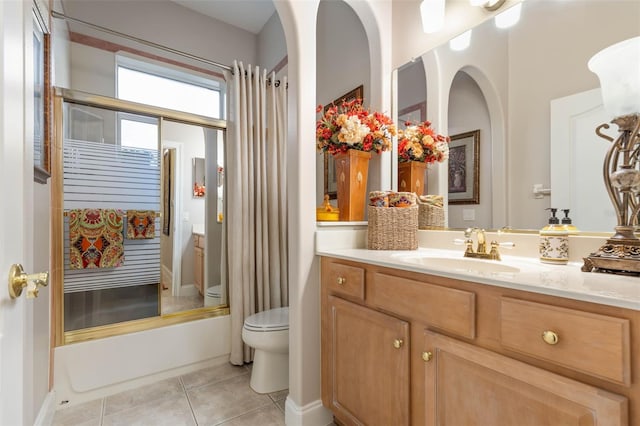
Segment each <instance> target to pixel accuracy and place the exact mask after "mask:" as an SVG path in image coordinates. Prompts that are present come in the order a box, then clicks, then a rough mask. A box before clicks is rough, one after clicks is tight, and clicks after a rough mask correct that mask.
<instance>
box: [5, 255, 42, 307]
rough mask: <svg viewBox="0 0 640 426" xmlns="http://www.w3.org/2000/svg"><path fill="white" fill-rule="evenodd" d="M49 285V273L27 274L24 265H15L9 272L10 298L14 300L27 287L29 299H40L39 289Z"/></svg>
mask: <svg viewBox="0 0 640 426" xmlns="http://www.w3.org/2000/svg"><path fill="white" fill-rule="evenodd" d="M47 284H49V273H48V272H41V273H39V274H25V272H24V269H22V265H20V264H19V263H14V264H13V265H11V269H10V270H9V296H11V298H12V299H15V298H16V297H18V296H20V295H21V294H22V289H23V288H25V287H27V297H28V298H29V299H33V298H34V297H38V287H44V286H46V285H47Z"/></svg>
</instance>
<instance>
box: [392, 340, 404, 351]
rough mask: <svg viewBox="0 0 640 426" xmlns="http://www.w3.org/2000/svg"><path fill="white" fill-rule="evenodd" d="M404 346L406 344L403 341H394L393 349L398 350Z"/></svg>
mask: <svg viewBox="0 0 640 426" xmlns="http://www.w3.org/2000/svg"><path fill="white" fill-rule="evenodd" d="M403 344H404V342H403V341H402V339H396V340H394V341H393V347H394V348H396V349H400V348H401V347H402V345H403Z"/></svg>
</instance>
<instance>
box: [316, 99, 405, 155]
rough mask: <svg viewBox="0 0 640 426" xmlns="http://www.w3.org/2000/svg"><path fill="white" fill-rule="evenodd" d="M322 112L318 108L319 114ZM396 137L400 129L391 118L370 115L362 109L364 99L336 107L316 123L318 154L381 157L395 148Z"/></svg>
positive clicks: (374, 114)
mask: <svg viewBox="0 0 640 426" xmlns="http://www.w3.org/2000/svg"><path fill="white" fill-rule="evenodd" d="M322 109H323V107H322V105H318V108H317V109H316V112H317V113H318V112H321V111H322ZM395 135H396V126H395V125H394V124H393V122H392V121H391V118H389V117H388V116H386V115H384V114H382V113H379V112H369V110H367V109H366V108H364V107H363V106H362V99H354V100H352V101H349V102H346V101H343V102H342V103H341V104H339V105H332V106H330V107H329V108H327V110H326V111H325V112H324V113H323V114H322V116H321V117H320V119H319V120H318V121H317V122H316V145H317V148H318V151H322V152H328V153H330V154H334V155H335V154H339V153H341V152H346V151H348V150H350V149H355V150H358V151H367V152H369V151H373V152H375V153H377V154H379V153H381V152H382V151H386V150H388V149H390V148H391V137H392V136H395Z"/></svg>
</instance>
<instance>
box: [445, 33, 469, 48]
mask: <svg viewBox="0 0 640 426" xmlns="http://www.w3.org/2000/svg"><path fill="white" fill-rule="evenodd" d="M470 44H471V30H469V31H465V32H463V33H462V34H460V35H459V36H457V37H455V38H453V39H451V41H450V42H449V47H450V48H451V50H456V51H460V50H464V49H466V48H467V47H469V45H470Z"/></svg>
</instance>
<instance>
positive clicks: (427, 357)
mask: <svg viewBox="0 0 640 426" xmlns="http://www.w3.org/2000/svg"><path fill="white" fill-rule="evenodd" d="M431 358H433V353H431V352H422V360H423V361H425V362H429V361H431Z"/></svg>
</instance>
